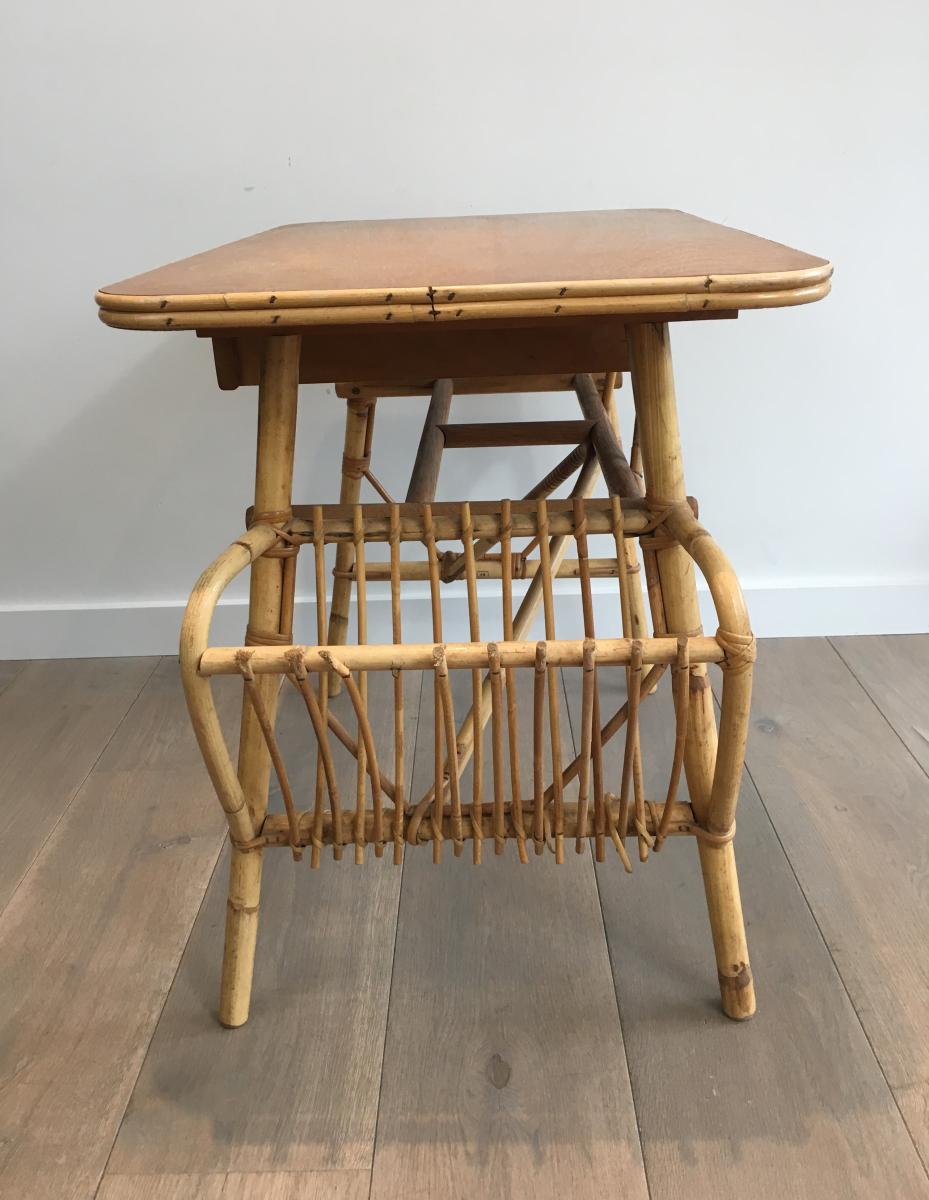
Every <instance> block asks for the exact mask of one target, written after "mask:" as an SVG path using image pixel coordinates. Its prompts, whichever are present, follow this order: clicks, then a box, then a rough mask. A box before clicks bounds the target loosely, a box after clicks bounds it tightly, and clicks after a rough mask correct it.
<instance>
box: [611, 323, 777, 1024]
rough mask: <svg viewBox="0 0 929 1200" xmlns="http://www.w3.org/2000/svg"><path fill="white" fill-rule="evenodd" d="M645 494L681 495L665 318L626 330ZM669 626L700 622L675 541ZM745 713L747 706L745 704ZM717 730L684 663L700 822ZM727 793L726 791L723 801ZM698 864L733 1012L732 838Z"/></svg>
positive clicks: (687, 568)
mask: <svg viewBox="0 0 929 1200" xmlns="http://www.w3.org/2000/svg"><path fill="white" fill-rule="evenodd" d="M627 336H628V343H629V351H630V356H631V366H632V386H633V392H634V396H635V405H636V416H637V420H638V431H639V437H640V439H641V447H642V457H643V462H644V466H645V480H646V490H647V494H648V496H649V497H650V499H651V500H652V502H653V504H654V505H656V506H661V505H663V504H665V503H669V502H673V501H679V500H683V499H684V497H685V495H686V493H685V488H684V473H683V467H682V461H681V445H680V433H679V429H678V421H677V408H676V402H675V395H674V377H673V372H672V366H671V346H670V339H669V334H668V327H667V325H659V324H651V323H643V324H630V325H629V326H628V330H627ZM657 559H658V573H659V577H660V581H661V593H662V597H663V600H664V608H665V618H666V621H667V624H668V629H669V632H670V633H675V634H687V635H693V634H695V633H696V632H697V631H698V630H699V628H700V610H699V605H698V602H697V592H696V587H695V585H694V568H693V562H692V560H691V559H690V557H689V556H688V554H687V553H686V551H685V550H684V549H683V547H681V546H680V545H672V546H667V547H665V548H663V549H660V550H658V551H657ZM746 717H747V711H746ZM716 752H717V733H716V721H715V717H714V714H713V697H712V693H711V691H710V688H709V680H708V678H707V671H706V667H705V666H694V667H692V668H691V703H690V705H689V717H688V734H687V743H686V748H685V758H684V769H685V771H686V775H687V785H688V788H689V791H690V798H691V803H692V804H693V810H694V816H695V817H696V819H697V820H698V821H699V822H700V823H701V824H703V823H705V822H706V820H707V817H708V815H709V811H710V798H711V795H712V791H713V779H714V773H715V768H716ZM732 801H734V797H732V798H730V807H731V802H732ZM699 852H700V865H701V869H702V871H703V880H704V886H705V889H706V898H707V908H708V910H709V916H710V925H711V928H712V932H713V945H714V948H715V951H716V965H717V970H718V975H719V984H720V991H721V995H722V1005H723V1011H724V1012H725V1013H726V1015H727V1016H729V1017H733V1018H736V1019H744V1018H746V1017H750V1016H751V1015H752V1013H753V1012H754V1011H755V993H754V987H753V983H752V974H751V968H750V966H749V961H748V946H747V943H746V939H745V925H744V921H743V918H742V904H741V900H740V897H739V882H738V876H737V874H736V865H735V855H734V853H733V849H732V844H731V842H730V843H723V844H719V845H713V844H710V842H709V841H707V840H702V839H701V840H700V841H699Z"/></svg>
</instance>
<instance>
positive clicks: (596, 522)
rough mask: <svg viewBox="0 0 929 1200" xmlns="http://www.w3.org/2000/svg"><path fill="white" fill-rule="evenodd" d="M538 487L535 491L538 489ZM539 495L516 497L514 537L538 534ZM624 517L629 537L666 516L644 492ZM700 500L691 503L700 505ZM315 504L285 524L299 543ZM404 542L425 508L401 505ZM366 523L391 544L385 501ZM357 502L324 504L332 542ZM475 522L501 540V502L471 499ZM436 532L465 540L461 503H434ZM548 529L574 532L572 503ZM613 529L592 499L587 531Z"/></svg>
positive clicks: (345, 528)
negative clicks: (524, 497)
mask: <svg viewBox="0 0 929 1200" xmlns="http://www.w3.org/2000/svg"><path fill="white" fill-rule="evenodd" d="M533 490H535V489H533ZM542 498H544V497H536V498H533V499H529V500H513V501H512V502H511V503H512V530H511V534H512V536H513V537H514V538H521V537H527V538H531V537H535V536H537V534H538V532H539V529H538V518H537V514H536V499H542ZM622 504H623V519H624V525H625V530H626V534H627V536H630V537H638V536H639V535H641V534H643V533H650V532H651V531H652V530H653V529H654V528H655V526H656V523H658V522H659V521H660V520H661V519H662V517H663V514H662V513H655V512H653V511H652V510H650V509H649V507H648V504H647V502H646V501H645V499H644V498H643V497H641V496H636V497H633V498H631V499H626V498H624V499H623V501H622ZM695 505H696V502H695V501H694V502H691V507H692V508H693V507H695ZM316 507H317V506H315V505H301V504H295V505H294V508H293V511H294V517H293V519H292V520H291V521H289V522H287V524H286V525H285V526H283V528H284V530H285V531H286V532H287V533H288V535H290V536H292V537H294V538H295V539H297V540H298V541H301V542H303V541H312V539H313V524H314V519H315V517H314V514H315V510H316ZM397 507H398V509H399V516H400V541H401V542H421V541H422V540H423V538H424V536H425V535H424V533H423V518H422V506H421V505H419V504H399V505H398V506H397ZM361 509H362V515H363V516H364V522H365V541H366V542H386V541H389V539H390V513H389V510H388V508H387V506H386V505H383V504H376V505H366V504H363V505H362V506H361ZM354 510H355V505H354V504H329V505H326V506H325V507H324V508H323V523H324V526H325V529H324V536H325V540H326V542H327V543H329V542H336V543H338V542H343V541H351V539H352V537H353V530H354ZM249 521H250V513H246V524H248V523H249ZM471 521H472V528H473V532H474V537H475V539H476V540H480V539H482V538H492V539H493V541H494V542H497V541H499V540H500V529H501V518H500V501H499V500H472V501H471ZM432 524H433V533H434V535H435V539H436V541H437V542H460V541H461V540H462V528H461V508H460V505H459V504H458V503H446V502H440V501H436V502H435V503H433V504H432ZM548 528H549V533H550V534H551V535H552V536H557V535H560V534H573V533H574V517H573V512H572V501H571V499H570V498H566V499H564V500H549V501H548ZM612 529H613V525H612V514H611V509H610V501H609V499H606V498H605V499H602V500H601V499H596V500H591V499H588V500H587V532H588V533H589V534H595V533H611V532H612Z"/></svg>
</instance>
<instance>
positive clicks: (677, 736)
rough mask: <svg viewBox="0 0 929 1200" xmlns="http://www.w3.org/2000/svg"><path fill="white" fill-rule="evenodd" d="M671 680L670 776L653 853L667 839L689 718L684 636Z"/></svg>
mask: <svg viewBox="0 0 929 1200" xmlns="http://www.w3.org/2000/svg"><path fill="white" fill-rule="evenodd" d="M671 673H672V677H673V681H674V712H675V729H674V757H673V758H672V760H671V775H670V778H669V779H668V792H667V796H666V798H665V807H664V811H663V813H662V817H661V821H660V822H659V824H658V832H657V834H656V836H655V850H660V849H661V847H662V845H663V844H664V840H665V838H666V837H667V836H668V826H669V825H670V823H671V806H672V805H673V803H674V801H675V800H676V799H677V789H678V784H679V783H680V779H681V768H682V766H683V765H684V747H685V745H686V742H687V721H688V718H689V715H690V681H691V680H690V643H689V641H688V639H687V637H686V636H681V637H679V638H678V639H677V662H676V663H675V665H674V666H673V667H672V668H671Z"/></svg>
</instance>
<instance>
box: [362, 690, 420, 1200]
mask: <svg viewBox="0 0 929 1200" xmlns="http://www.w3.org/2000/svg"><path fill="white" fill-rule="evenodd" d="M423 679H424V676H423V675H422V674H420V677H419V693H418V695H417V697H416V730H415V732H414V734H413V754H412V756H411V758H410V779H411V780H412V779H413V778H414V772H415V770H416V754H417V751H418V750H419V722H420V717H421V715H422V702H423ZM408 849H409V847H405V848H404V852H403V862H402V863H401V864H400V886H399V888H397V919H396V921H395V922H394V944H393V950H392V952H391V956H390V979H389V980H388V983H387V1012H386V1016H385V1019H384V1042H383V1045H382V1047H381V1074H380V1079H379V1080H378V1084H377V1106H376V1108H375V1110H374V1137H373V1139H372V1141H371V1166H370V1168H369V1170H370V1176H371V1178H370V1181H369V1183H368V1200H372V1196H373V1195H374V1163H375V1160H376V1158H377V1134H378V1126H379V1125H380V1120H381V1098H382V1097H383V1095H384V1063H385V1062H386V1061H387V1039H388V1037H389V1035H390V1001H391V998H392V996H393V988H394V970H395V969H396V965H397V940H398V937H399V934H400V908H401V905H402V904H403V878H404V874H405V868H406V852H407V850H408Z"/></svg>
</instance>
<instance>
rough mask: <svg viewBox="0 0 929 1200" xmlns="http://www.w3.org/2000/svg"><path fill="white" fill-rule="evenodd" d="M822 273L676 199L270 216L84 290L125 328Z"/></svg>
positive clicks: (555, 302) (667, 301) (487, 308)
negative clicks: (379, 215) (278, 222)
mask: <svg viewBox="0 0 929 1200" xmlns="http://www.w3.org/2000/svg"><path fill="white" fill-rule="evenodd" d="M830 273H831V266H830V264H829V263H828V262H827V261H826V260H825V259H822V258H817V257H815V256H813V255H810V254H805V253H803V252H801V251H799V250H792V249H790V248H789V247H787V246H783V245H781V244H780V243H777V242H772V241H769V240H767V239H765V238H760V237H756V236H754V235H752V234H749V233H743V232H742V231H741V230H737V229H731V228H729V227H728V226H724V225H719V224H716V223H714V222H711V221H704V220H702V219H701V218H699V217H695V216H691V215H690V214H689V213H682V212H678V211H676V210H672V209H620V210H615V211H609V210H608V211H600V212H575V213H529V214H519V215H510V216H486V217H485V216H481V217H459V218H429V219H419V220H397V221H351V222H321V223H310V224H300V225H284V226H281V227H279V228H277V229H269V230H267V231H265V232H264V233H259V234H255V235H254V236H252V237H248V238H243V239H242V240H240V241H237V242H231V243H228V244H227V245H225V246H219V247H217V248H215V249H213V250H208V251H205V252H204V253H202V254H197V255H194V256H193V257H191V258H186V259H183V260H181V261H179V262H175V263H170V264H168V265H167V266H163V267H159V268H157V269H156V270H154V271H149V272H146V273H144V274H142V275H136V276H133V277H131V278H129V279H124V280H121V281H120V282H118V283H113V284H109V285H108V286H106V287H105V288H102V289H101V290H100V291H99V292H98V293H97V301H98V303H99V305H100V307H101V310H102V316H103V318H104V320H106V321H107V323H109V324H112V325H117V326H122V327H125V328H151V329H215V328H222V327H224V326H225V327H235V326H236V324H238V325H241V326H243V327H255V326H258V327H267V328H273V327H275V326H284V325H288V324H290V325H300V324H302V325H313V324H319V323H337V322H340V321H345V322H364V323H367V322H372V323H377V322H378V321H381V320H389V319H393V320H395V321H398V322H400V323H403V322H408V321H418V320H423V321H428V322H435V321H436V320H437V319H439V318H443V319H444V320H443V323H454V322H456V321H458V320H460V319H462V318H465V319H467V320H470V319H473V318H487V317H494V316H505V315H509V316H513V317H517V316H522V315H527V316H528V315H532V316H537V317H540V318H542V317H555V316H558V315H559V314H563V315H565V316H567V315H569V314H570V313H572V312H581V311H583V312H592V313H593V312H598V311H602V312H610V311H617V312H639V313H641V312H651V313H655V312H671V313H673V312H678V311H680V312H688V311H694V310H701V309H703V310H713V309H719V308H729V309H738V308H743V307H772V306H776V305H779V304H787V303H802V302H804V301H805V300H812V299H818V298H819V296H820V295H822V294H824V293H825V290H827V282H826V281H827V280H828V278H829V275H830ZM811 289H812V290H811ZM807 293H809V294H807ZM814 293H815V294H814ZM720 297H727V298H728V300H727V301H726V302H722V301H721V300H720ZM582 301H586V302H587V303H586V304H581V303H580V302H582ZM611 302H612V303H611ZM339 309H342V310H343V311H342V312H341V314H340V313H339V312H338V310H339ZM345 310H350V311H345ZM295 314H296V315H295Z"/></svg>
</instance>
